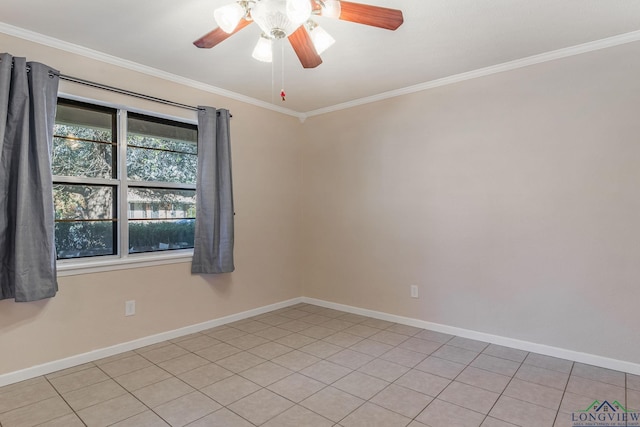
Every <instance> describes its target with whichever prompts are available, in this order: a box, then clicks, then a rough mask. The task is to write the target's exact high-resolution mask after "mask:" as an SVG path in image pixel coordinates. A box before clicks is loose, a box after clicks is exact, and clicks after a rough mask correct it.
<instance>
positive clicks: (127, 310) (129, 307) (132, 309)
mask: <svg viewBox="0 0 640 427" xmlns="http://www.w3.org/2000/svg"><path fill="white" fill-rule="evenodd" d="M134 314H136V301H135V300H131V301H125V302H124V315H125V316H133V315H134Z"/></svg>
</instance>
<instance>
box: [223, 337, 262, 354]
mask: <svg viewBox="0 0 640 427" xmlns="http://www.w3.org/2000/svg"><path fill="white" fill-rule="evenodd" d="M268 342H269V340H268V339H266V338H262V337H259V336H257V335H253V334H247V335H243V336H241V337H238V338H233V339H230V340H227V341H226V343H227V344H230V345H232V346H234V347H237V348H239V349H241V350H249V349H250V348H253V347H257V346H259V345H262V344H266V343H268Z"/></svg>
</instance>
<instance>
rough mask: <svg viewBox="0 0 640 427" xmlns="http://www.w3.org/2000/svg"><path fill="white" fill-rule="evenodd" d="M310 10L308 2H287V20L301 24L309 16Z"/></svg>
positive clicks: (300, 0)
mask: <svg viewBox="0 0 640 427" xmlns="http://www.w3.org/2000/svg"><path fill="white" fill-rule="evenodd" d="M311 10H312V7H311V2H310V1H309V0H287V18H289V19H290V20H291V21H292V22H299V23H300V24H302V23H303V22H305V21H306V20H307V19H309V16H311ZM300 24H298V25H300Z"/></svg>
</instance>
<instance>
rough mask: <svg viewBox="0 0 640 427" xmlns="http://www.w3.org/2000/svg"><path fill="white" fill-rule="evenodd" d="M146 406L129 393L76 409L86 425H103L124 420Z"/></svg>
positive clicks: (141, 410) (90, 426)
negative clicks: (79, 409)
mask: <svg viewBox="0 0 640 427" xmlns="http://www.w3.org/2000/svg"><path fill="white" fill-rule="evenodd" d="M146 410H147V408H146V407H145V406H144V405H143V404H142V403H140V402H139V401H138V400H137V399H136V398H135V397H133V396H131V395H130V394H125V395H122V396H120V397H116V398H115V399H111V400H108V401H106V402H102V403H99V404H97V405H94V406H90V407H88V408H85V409H82V410H81V411H78V416H79V417H80V418H81V419H82V421H84V422H85V424H87V426H88V427H103V426H108V425H111V424H115V423H117V422H118V421H122V420H126V419H127V418H130V417H132V416H134V415H136V414H139V413H142V412H144V411H146Z"/></svg>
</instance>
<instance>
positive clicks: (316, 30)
mask: <svg viewBox="0 0 640 427" xmlns="http://www.w3.org/2000/svg"><path fill="white" fill-rule="evenodd" d="M307 28H308V30H309V35H310V36H311V41H312V42H313V46H314V47H315V48H316V52H318V55H322V53H323V52H324V51H325V50H327V49H329V48H330V47H331V46H332V45H333V44H334V43H335V42H336V40H335V39H334V38H333V37H331V34H329V33H327V31H326V30H325V29H324V28H322V27H321V26H319V25H318V24H316V23H315V22H312V21H309V25H308V26H307Z"/></svg>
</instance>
